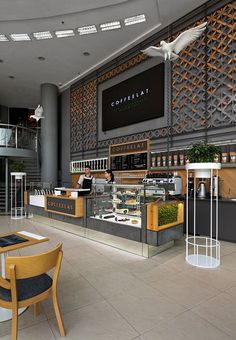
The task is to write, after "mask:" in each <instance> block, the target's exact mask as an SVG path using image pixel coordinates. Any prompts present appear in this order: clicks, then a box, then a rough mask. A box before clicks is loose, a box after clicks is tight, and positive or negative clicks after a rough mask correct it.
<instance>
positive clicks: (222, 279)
mask: <svg viewBox="0 0 236 340" xmlns="http://www.w3.org/2000/svg"><path fill="white" fill-rule="evenodd" d="M185 274H186V275H187V276H191V277H192V278H195V279H197V280H200V281H202V282H204V283H207V284H208V285H209V286H210V287H214V288H216V289H219V290H221V291H225V290H226V289H228V288H230V287H232V286H235V285H236V272H232V271H230V270H228V269H225V268H224V266H223V265H222V266H219V267H217V268H215V269H203V268H197V267H192V266H189V268H188V270H186V271H185Z"/></svg>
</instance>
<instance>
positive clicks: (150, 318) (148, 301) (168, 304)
mask: <svg viewBox="0 0 236 340" xmlns="http://www.w3.org/2000/svg"><path fill="white" fill-rule="evenodd" d="M108 301H109V303H111V304H112V306H113V307H114V308H115V309H116V310H117V311H119V313H120V314H121V315H122V316H123V317H124V318H125V319H126V320H127V321H128V322H129V323H130V324H131V325H132V326H133V327H134V328H135V329H136V330H137V331H138V332H139V333H142V332H145V331H147V330H149V329H151V328H153V327H154V326H156V325H157V324H158V323H159V322H161V321H163V320H165V319H171V318H173V317H175V316H176V315H178V314H179V313H182V312H183V311H184V310H185V308H184V307H182V306H180V305H179V304H177V303H176V302H174V301H172V300H170V299H168V298H167V297H166V296H163V295H162V294H160V293H158V292H157V291H156V290H155V289H152V288H151V287H147V286H146V287H145V286H144V287H143V288H142V289H140V288H135V289H130V290H127V291H125V292H124V293H123V294H121V295H118V296H116V297H114V298H111V299H108Z"/></svg>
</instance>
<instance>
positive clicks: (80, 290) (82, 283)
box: [43, 277, 104, 318]
mask: <svg viewBox="0 0 236 340" xmlns="http://www.w3.org/2000/svg"><path fill="white" fill-rule="evenodd" d="M58 300H59V305H60V308H61V312H62V313H63V314H64V313H68V312H70V311H73V310H75V309H78V308H81V307H83V306H87V305H90V304H94V303H96V302H98V301H102V300H104V298H103V297H102V296H101V295H100V294H99V292H98V291H97V290H96V289H95V288H93V287H92V285H91V284H90V283H89V282H88V281H87V280H85V279H84V278H82V277H81V278H77V279H75V278H73V279H72V280H70V281H69V280H68V281H65V280H64V281H60V282H59V285H58ZM43 307H44V310H45V313H46V315H47V317H48V318H52V317H54V316H55V314H54V310H53V305H52V301H51V299H47V300H45V301H44V302H43Z"/></svg>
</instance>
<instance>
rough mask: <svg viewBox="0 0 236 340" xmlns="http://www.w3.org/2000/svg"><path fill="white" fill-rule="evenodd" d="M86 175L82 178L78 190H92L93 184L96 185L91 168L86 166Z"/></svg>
mask: <svg viewBox="0 0 236 340" xmlns="http://www.w3.org/2000/svg"><path fill="white" fill-rule="evenodd" d="M84 172H85V173H84V174H83V175H81V176H80V178H79V180H78V183H77V186H76V187H77V188H78V189H90V190H91V189H92V184H94V183H95V178H94V177H93V176H92V175H91V167H90V166H89V165H86V166H85V168H84Z"/></svg>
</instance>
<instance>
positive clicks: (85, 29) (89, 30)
mask: <svg viewBox="0 0 236 340" xmlns="http://www.w3.org/2000/svg"><path fill="white" fill-rule="evenodd" d="M78 32H79V35H83V34H91V33H97V27H96V26H95V25H90V26H83V27H78Z"/></svg>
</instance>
